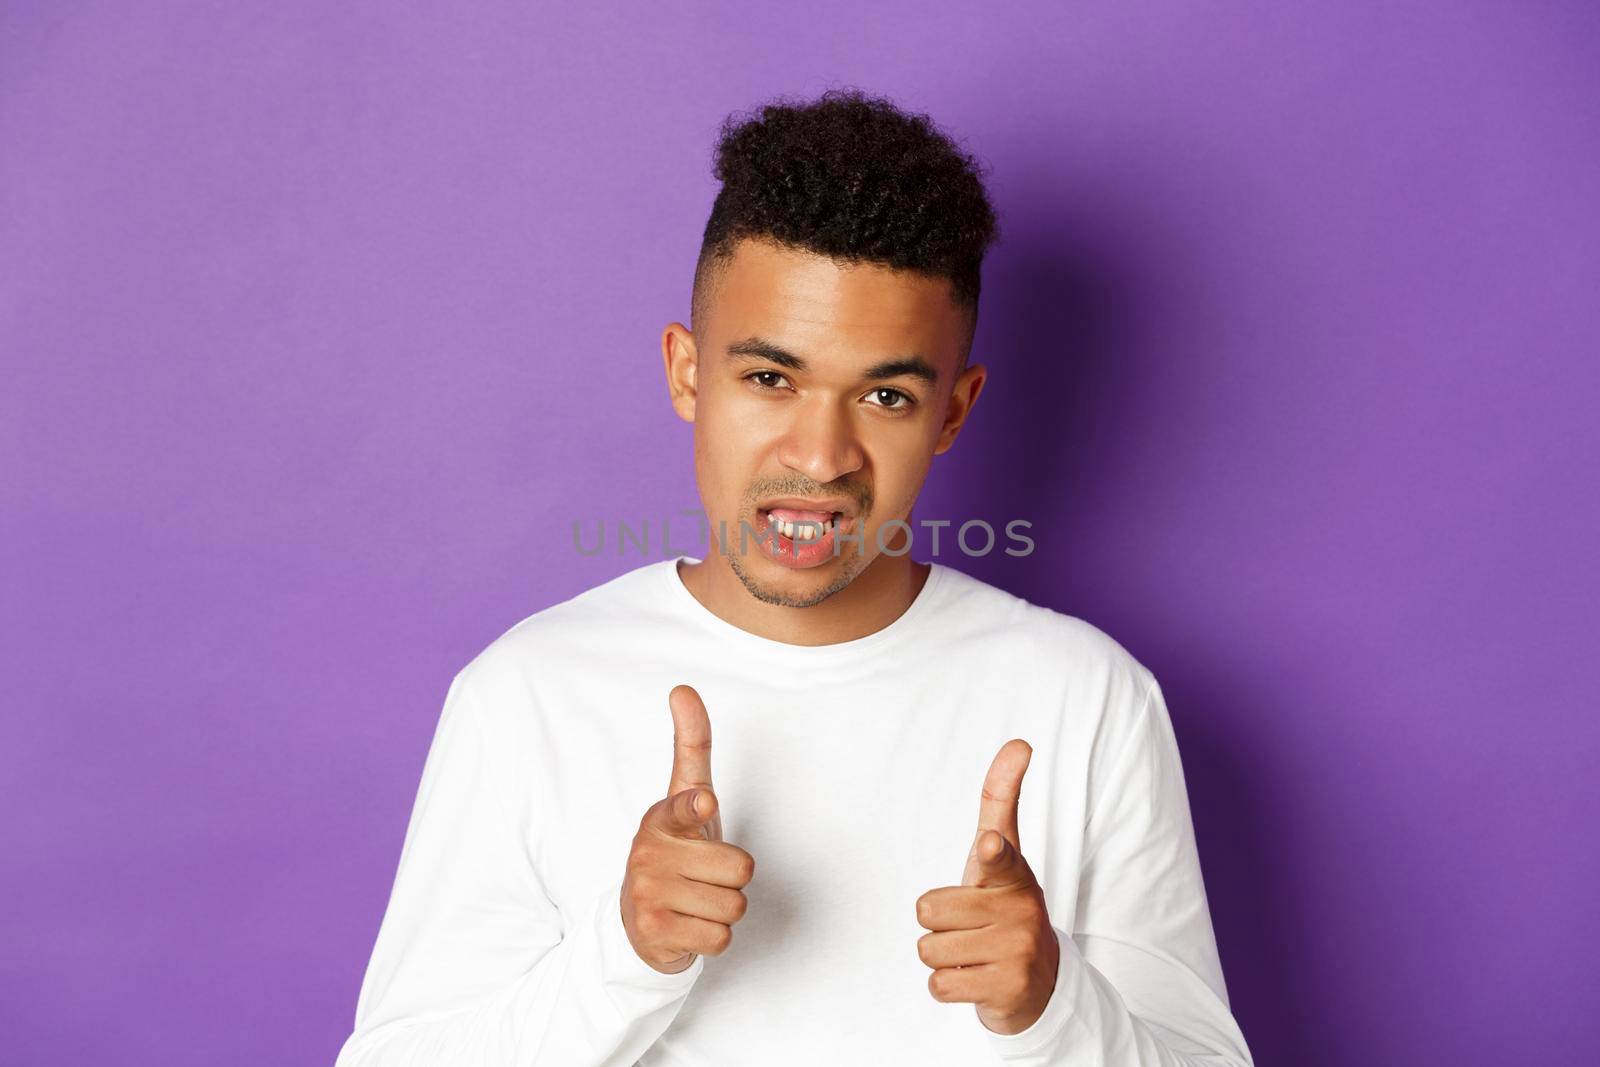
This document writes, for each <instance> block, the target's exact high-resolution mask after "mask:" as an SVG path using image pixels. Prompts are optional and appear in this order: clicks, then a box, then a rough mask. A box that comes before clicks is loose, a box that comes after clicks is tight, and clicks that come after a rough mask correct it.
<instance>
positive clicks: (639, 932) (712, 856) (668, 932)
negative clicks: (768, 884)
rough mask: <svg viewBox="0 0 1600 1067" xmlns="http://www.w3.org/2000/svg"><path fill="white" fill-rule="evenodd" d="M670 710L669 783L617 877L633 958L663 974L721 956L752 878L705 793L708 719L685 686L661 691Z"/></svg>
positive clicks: (747, 860) (751, 867)
mask: <svg viewBox="0 0 1600 1067" xmlns="http://www.w3.org/2000/svg"><path fill="white" fill-rule="evenodd" d="M667 704H668V706H669V707H670V708H671V709H672V778H671V781H670V782H669V783H668V785H667V795H666V797H664V798H663V799H661V800H658V801H656V803H655V804H654V805H652V806H651V808H650V810H649V811H646V812H645V813H644V818H643V819H641V820H640V822H639V832H638V833H636V834H634V836H633V848H632V850H631V851H629V853H628V867H627V873H626V874H625V875H624V876H623V879H622V925H623V928H624V929H626V930H627V932H628V941H629V942H630V943H631V944H632V945H633V950H634V952H636V953H638V955H639V958H640V959H642V960H644V961H645V962H646V963H648V964H649V965H650V966H651V967H653V968H655V969H656V970H658V971H661V972H662V973H663V974H677V973H678V972H679V971H682V970H684V969H685V968H687V967H689V966H691V965H692V964H693V963H694V958H695V955H696V954H697V953H702V954H704V955H708V956H718V955H721V954H722V952H723V950H725V949H726V948H727V947H728V944H729V942H730V941H731V940H732V939H733V929H732V927H733V924H734V923H736V922H738V921H739V920H740V919H741V918H742V917H743V916H744V912H745V907H746V906H747V901H746V899H745V895H744V894H743V893H742V892H740V890H741V889H743V888H744V887H745V886H746V885H747V884H749V882H750V877H751V875H753V874H754V873H755V869H756V861H755V859H754V858H752V857H751V855H750V853H748V852H746V851H745V850H744V849H742V848H740V847H738V846H737V845H730V844H726V843H725V842H723V840H722V812H721V810H720V808H719V806H718V804H717V796H716V794H715V793H713V792H712V791H711V719H710V717H709V716H707V715H706V706H705V704H704V702H702V701H701V699H700V694H699V693H696V692H695V691H694V689H693V688H691V687H690V686H687V685H679V686H674V687H673V690H672V692H671V693H669V694H667Z"/></svg>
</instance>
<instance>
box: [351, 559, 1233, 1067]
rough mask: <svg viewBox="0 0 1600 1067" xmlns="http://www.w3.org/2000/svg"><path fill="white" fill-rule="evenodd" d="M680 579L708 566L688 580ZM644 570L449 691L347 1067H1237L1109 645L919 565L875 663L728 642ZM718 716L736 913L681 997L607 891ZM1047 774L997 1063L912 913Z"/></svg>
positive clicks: (1184, 805) (1127, 688) (1158, 730)
mask: <svg viewBox="0 0 1600 1067" xmlns="http://www.w3.org/2000/svg"><path fill="white" fill-rule="evenodd" d="M679 559H691V557H679ZM679 559H668V560H662V561H659V562H653V563H648V564H645V565H642V566H639V567H637V568H634V569H633V570H630V571H628V572H626V573H624V574H622V575H620V576H618V577H616V578H614V579H612V580H610V581H608V582H605V583H604V584H601V585H599V586H596V587H594V588H592V589H589V590H587V591H586V592H584V593H582V594H580V595H578V596H576V597H573V598H572V599H569V600H567V601H564V602H562V603H560V604H556V605H554V606H552V607H549V608H546V609H544V610H542V611H539V612H537V613H535V614H533V615H531V616H529V617H528V618H526V619H524V620H522V621H521V622H519V623H517V624H516V625H515V626H513V627H512V628H511V629H510V630H508V631H506V632H505V633H504V634H502V635H501V636H500V637H499V638H497V639H496V640H495V641H493V642H492V643H491V644H490V645H489V646H488V647H487V648H485V649H484V650H483V651H482V652H481V653H479V654H478V655H477V656H476V657H475V658H474V659H473V660H472V661H471V662H469V663H468V664H467V665H466V666H465V667H463V668H462V669H461V670H460V672H459V673H457V675H456V676H455V678H454V679H453V681H452V682H451V684H450V687H449V690H448V693H447V695H446V697H445V700H444V708H443V711H442V713H441V716H440V719H439V724H438V728H437V731H436V733H435V735H434V738H433V743H432V747H431V749H430V750H429V753H428V758H427V763H426V766H425V769H424V771H423V774H422V783H421V787H420V789H419V790H418V794H417V799H416V804H415V807H414V809H413V811H412V815H411V821H410V825H409V827H408V829H407V832H406V837H405V845H404V848H403V849H402V852H401V857H400V864H399V872H398V874H397V876H396V879H395V883H394V889H393V892H392V894H391V897H390V900H389V905H388V910H387V912H386V913H385V915H384V919H383V923H382V927H381V929H380V931H379V934H378V938H377V943H376V946H375V947H374V949H373V953H372V958H371V961H370V963H369V965H368V968H367V972H366V978H365V981H364V982H363V984H362V987H361V994H360V998H359V1001H358V1004H357V1008H356V1020H355V1029H354V1033H352V1034H351V1036H350V1038H349V1039H348V1040H347V1041H346V1043H345V1045H344V1048H343V1049H342V1051H341V1053H340V1055H339V1059H338V1064H337V1067H399V1065H401V1064H406V1065H418V1067H421V1065H427V1067H445V1065H449V1064H473V1065H482V1067H491V1065H494V1067H498V1065H505V1067H512V1065H516V1067H589V1065H602V1064H604V1065H618V1067H621V1065H629V1064H634V1063H638V1064H641V1065H645V1067H746V1065H753V1064H759V1065H762V1067H783V1065H788V1064H804V1065H807V1067H814V1065H816V1064H829V1065H834V1064H838V1065H853V1064H861V1065H870V1067H879V1065H900V1064H907V1065H912V1064H914V1065H917V1067H940V1065H946V1064H948V1065H952V1067H953V1065H961V1067H973V1065H975V1064H1013V1065H1045V1064H1051V1065H1062V1067H1065V1065H1074V1067H1076V1065H1082V1067H1090V1065H1096V1067H1098V1065H1102V1064H1104V1065H1108V1067H1131V1065H1134V1064H1141V1065H1155V1064H1163V1065H1170V1064H1208V1065H1222V1064H1230V1065H1243V1064H1251V1063H1252V1061H1251V1058H1250V1053H1249V1050H1248V1048H1247V1047H1246V1044H1245V1040H1244V1037H1243V1035H1242V1034H1241V1033H1240V1031H1239V1028H1238V1026H1237V1025H1236V1023H1235V1021H1234V1019H1233V1017H1232V1015H1231V1013H1230V1011H1229V1008H1228V998H1227V991H1226V989H1225V987H1224V983H1223V976H1222V970H1221V966H1220V963H1219V961H1218V955H1217V948H1216V942H1215V939H1214V936H1213V932H1212V927H1211V918H1210V913H1209V911H1208V907H1207V902H1206V896H1205V888H1204V885H1203V882H1202V879H1201V871H1200V863H1199V858H1198V856H1197V854H1196V850H1195V841H1194V832H1193V828H1192V823H1191V818H1190V813H1189V806H1188V797H1187V794H1186V790H1185V785H1184V777H1183V771H1182V768H1181V765H1180V763H1179V756H1178V749H1177V745H1176V743H1175V741H1174V737H1173V731H1172V725H1171V723H1170V721H1169V719H1168V714H1167V708H1166V705H1165V703H1164V701H1163V698H1162V693H1161V689H1160V687H1159V686H1158V685H1157V684H1156V680H1155V678H1154V677H1153V676H1152V675H1151V673H1150V672H1149V671H1148V670H1147V669H1145V668H1144V667H1143V666H1142V665H1141V664H1140V663H1139V662H1138V661H1137V660H1135V659H1134V658H1133V656H1132V655H1130V654H1129V653H1128V652H1127V651H1125V650H1124V649H1123V648H1122V647H1121V646H1120V645H1119V644H1117V643H1116V642H1115V641H1113V640H1112V639H1111V638H1110V637H1109V636H1107V635H1106V634H1105V633H1103V632H1102V631H1100V630H1099V629H1097V628H1095V627H1094V626H1092V625H1091V624H1089V623H1087V622H1085V621H1083V620H1081V619H1079V618H1076V617H1074V616H1070V615H1065V614H1062V613H1059V612H1056V611H1053V610H1051V609H1049V608H1045V607H1043V606H1040V605H1035V604H1032V603H1030V602H1028V601H1027V600H1024V599H1022V598H1019V597H1016V596H1013V595H1012V594H1010V593H1007V592H1005V591H1004V590H1001V589H999V588H997V587H995V586H992V585H989V584H988V583H985V582H982V581H980V580H978V579H975V578H973V577H971V576H969V575H967V574H965V573H963V572H961V571H959V570H956V569H954V568H951V567H948V566H945V565H943V564H940V563H934V564H933V569H932V572H931V573H930V574H929V576H928V578H927V581H926V582H925V584H924V586H923V588H922V589H921V590H920V592H919V594H918V596H917V598H916V600H915V601H914V602H913V603H912V605H911V606H910V608H908V609H907V610H906V611H905V612H904V613H903V614H902V615H901V616H900V617H899V618H897V619H896V620H895V621H894V622H892V623H891V624H890V625H888V626H887V627H884V628H883V629H881V630H879V631H877V632H876V633H873V634H869V635H867V636H866V637H862V638H859V639H857V640H852V641H845V642H841V643H838V644H832V645H818V646H802V645H791V644H787V643H784V642H780V641H774V640H770V639H767V638H764V637H760V636H758V635H755V634H752V633H750V632H748V631H746V630H743V629H740V628H739V627H737V626H734V625H732V624H731V623H728V622H727V621H725V620H723V619H722V618H720V617H719V616H717V615H716V614H714V613H713V612H711V611H710V610H709V609H707V608H706V607H705V606H704V605H702V604H701V603H700V602H699V601H698V600H696V599H695V597H694V595H693V594H691V593H690V592H689V590H688V589H687V588H686V587H685V586H684V584H683V581H682V578H681V576H680V575H679V573H678V569H677V565H678V562H679ZM679 683H688V684H690V685H692V686H694V687H695V689H696V690H698V691H699V693H700V696H701V697H702V699H703V700H704V701H705V705H706V709H707V712H708V714H709V716H710V720H711V731H712V750H711V751H712V756H711V759H712V785H713V788H714V789H715V790H716V794H717V799H718V801H719V804H720V811H721V816H722V830H723V838H724V840H726V841H728V842H731V843H733V844H736V845H738V846H740V847H741V848H743V849H745V850H746V851H748V852H749V853H750V854H751V855H752V856H753V857H754V858H755V861H756V868H755V875H754V877H753V878H752V879H751V881H750V883H749V884H748V885H747V886H746V887H745V889H744V893H745V896H746V897H747V898H748V904H749V907H748V909H747V911H746V913H745V915H744V916H743V918H741V919H740V920H739V922H737V923H735V924H734V925H733V941H732V943H731V945H730V946H729V947H728V949H727V950H726V951H725V952H723V953H722V954H721V955H719V956H714V957H706V956H698V957H696V959H695V962H694V963H693V964H692V965H691V966H690V967H689V968H687V969H686V970H684V971H682V972H681V973H679V974H670V975H669V974H662V973H661V972H659V971H656V970H655V969H654V968H652V967H650V966H649V965H648V964H647V963H645V962H644V961H643V960H642V959H640V958H639V956H638V955H637V954H636V953H635V952H634V951H633V948H632V946H631V944H630V943H629V941H628V937H627V934H626V932H625V930H624V928H623V925H622V917H621V911H620V890H621V883H622V875H623V871H624V867H625V865H626V862H627V857H628V852H629V848H630V845H631V842H632V839H633V835H634V833H635V832H636V831H637V830H638V827H639V821H640V819H641V817H642V816H643V815H644V812H645V810H646V809H647V808H649V807H650V805H652V804H654V803H655V802H656V801H658V800H660V799H661V798H662V797H663V796H665V795H666V790H667V785H668V778H669V775H670V771H671V766H672V732H673V731H672V716H671V712H670V710H669V708H668V705H667V694H668V692H669V691H670V690H671V689H672V687H673V686H675V685H678V684H679ZM1012 737H1021V738H1023V739H1024V740H1026V741H1027V742H1028V743H1029V744H1030V745H1032V747H1033V756H1032V760H1031V762H1030V763H1029V766H1028V769H1027V773H1026V776H1025V777H1024V779H1023V784H1022V794H1021V801H1020V807H1019V816H1018V824H1019V833H1020V838H1021V845H1022V853H1023V855H1024V857H1025V858H1026V859H1027V861H1028V863H1029V865H1030V866H1031V867H1032V869H1033V872H1034V874H1035V876H1036V877H1037V878H1038V880H1039V882H1040V884H1041V885H1042V887H1043V889H1044V892H1045V898H1046V904H1047V907H1048V910H1049V914H1050V919H1051V923H1052V925H1053V926H1054V927H1055V930H1056V937H1057V940H1058V942H1059V944H1060V966H1059V969H1058V971H1057V975H1056V983H1055V989H1054V992H1053V994H1052V995H1051V998H1050V1001H1049V1003H1048V1005H1047V1006H1046V1008H1045V1011H1044V1014H1043V1015H1041V1016H1040V1017H1039V1019H1038V1020H1037V1021H1035V1022H1034V1023H1033V1025H1032V1026H1030V1027H1029V1028H1028V1029H1026V1030H1024V1031H1022V1032H1021V1033H1017V1034H1011V1035H1001V1034H997V1033H994V1032H992V1031H990V1030H988V1029H987V1028H986V1027H984V1025H983V1024H982V1023H981V1022H980V1021H979V1019H978V1017H977V1013H976V1010H975V1008H974V1006H973V1005H972V1004H971V1003H964V1002H962V1003H944V1002H941V1001H937V1000H935V999H934V998H933V996H932V995H931V994H930V992H929V990H928V977H929V975H930V974H931V973H932V972H931V970H930V968H929V967H928V966H927V965H926V964H925V963H923V962H922V960H921V959H920V957H919V956H918V954H917V940H918V938H920V937H921V936H922V935H923V934H925V933H927V930H926V929H924V928H923V927H922V926H921V925H920V924H919V923H918V922H917V917H916V900H917V898H918V897H919V896H921V895H922V894H923V893H924V892H926V891H927V890H929V889H933V888H936V887H939V886H948V885H959V884H960V882H961V875H962V868H963V866H964V864H965V860H966V856H967V853H968V850H969V849H970V848H971V847H972V843H973V841H974V839H975V837H976V834H977V818H978V807H979V800H980V791H981V788H982V784H983V779H984V774H985V772H986V771H987V769H988V767H989V764H990V762H991V761H992V760H993V758H994V756H995V753H996V752H998V751H999V749H1000V747H1001V745H1003V744H1004V743H1005V742H1006V741H1007V740H1008V739H1010V738H1012Z"/></svg>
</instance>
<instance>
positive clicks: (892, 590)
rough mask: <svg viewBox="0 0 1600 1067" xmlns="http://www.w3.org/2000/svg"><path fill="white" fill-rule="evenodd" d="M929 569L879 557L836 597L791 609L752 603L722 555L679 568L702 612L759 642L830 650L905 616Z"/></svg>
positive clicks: (905, 558) (907, 559) (902, 558)
mask: <svg viewBox="0 0 1600 1067" xmlns="http://www.w3.org/2000/svg"><path fill="white" fill-rule="evenodd" d="M932 570H933V568H932V567H931V566H930V565H929V564H926V563H918V562H916V561H915V560H913V559H911V558H910V555H909V554H906V555H901V556H890V555H887V554H881V553H880V554H879V555H878V556H877V558H875V559H874V560H873V561H872V562H871V563H869V564H867V567H866V569H865V570H863V571H862V572H861V573H860V574H858V575H856V577H855V579H854V580H853V581H851V583H850V584H849V585H847V586H845V587H844V588H843V589H841V590H839V591H838V592H837V593H834V594H833V595H832V596H830V597H828V598H827V599H826V600H823V601H820V602H818V603H816V604H813V605H811V606H810V607H805V608H795V607H785V606H783V605H781V604H768V603H767V602H766V601H764V600H758V599H756V598H755V597H754V596H752V595H751V593H750V590H748V589H746V588H745V586H744V583H743V582H741V581H740V580H739V576H738V575H736V574H734V573H733V568H732V567H731V566H729V564H728V560H727V557H725V556H723V555H722V554H721V553H718V552H711V553H709V554H708V555H707V556H706V558H705V559H703V560H701V561H700V562H699V563H685V564H679V565H678V575H679V576H680V577H681V578H682V579H683V584H684V586H685V587H686V588H687V589H688V590H689V592H690V593H692V594H693V595H694V598H695V599H696V600H698V601H700V603H701V604H703V605H704V606H705V608H706V610H708V611H710V612H711V613H712V614H713V615H716V616H718V617H720V618H721V619H722V620H723V621H725V622H728V623H732V624H733V625H734V626H737V627H739V629H741V630H747V631H749V632H750V633H753V634H755V635H756V636H757V637H765V638H767V639H768V640H772V641H782V642H784V643H785V644H790V645H833V644H838V643H839V642H841V641H854V640H855V639H856V638H859V637H866V636H867V635H868V634H873V633H877V632H878V631H879V630H881V629H883V628H884V627H885V626H888V625H889V624H890V623H892V622H894V621H895V620H896V619H898V618H899V617H900V616H901V615H903V614H905V612H906V609H907V608H909V607H910V606H911V603H912V601H914V600H916V599H917V594H919V593H920V592H921V591H922V586H923V583H925V582H926V581H927V580H928V575H929V574H930V573H931V572H932Z"/></svg>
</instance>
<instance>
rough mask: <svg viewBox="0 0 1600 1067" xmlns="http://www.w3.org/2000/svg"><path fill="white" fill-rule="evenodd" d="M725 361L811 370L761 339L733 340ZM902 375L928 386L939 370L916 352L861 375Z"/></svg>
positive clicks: (878, 378) (873, 377) (875, 377)
mask: <svg viewBox="0 0 1600 1067" xmlns="http://www.w3.org/2000/svg"><path fill="white" fill-rule="evenodd" d="M728 358H729V359H732V360H736V361H743V362H750V363H754V362H757V361H759V360H765V361H767V362H770V363H776V364H777V365H778V366H780V367H788V368H789V369H790V370H793V371H799V372H801V373H802V374H803V373H805V371H806V370H807V369H808V368H809V367H810V364H808V363H807V362H806V361H805V360H804V359H803V358H802V357H800V356H797V355H795V354H794V353H793V352H790V351H788V350H787V349H784V348H781V347H779V346H778V345H775V344H773V343H772V342H771V341H768V340H766V339H765V338H762V337H747V338H745V339H744V340H743V341H735V342H734V343H733V344H731V345H729V346H728ZM902 375H905V376H908V377H912V378H916V379H917V380H919V381H923V382H927V383H928V384H930V385H932V384H934V383H935V382H937V381H938V380H939V371H938V370H937V369H936V368H935V367H934V365H933V364H932V363H929V362H928V361H927V360H926V359H924V358H922V356H920V355H917V354H916V353H912V354H911V355H909V356H897V357H895V358H893V359H886V360H883V361H882V362H879V363H874V364H873V365H872V366H870V367H868V368H867V369H866V370H865V371H864V372H862V377H863V378H865V379H867V380H868V381H873V382H877V381H883V380H885V379H887V378H899V377H901V376H902Z"/></svg>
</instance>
